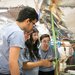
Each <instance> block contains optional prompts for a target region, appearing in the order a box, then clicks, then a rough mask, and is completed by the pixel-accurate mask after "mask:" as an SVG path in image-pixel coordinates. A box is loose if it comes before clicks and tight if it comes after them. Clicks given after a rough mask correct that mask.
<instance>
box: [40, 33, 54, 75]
mask: <svg viewBox="0 0 75 75" xmlns="http://www.w3.org/2000/svg"><path fill="white" fill-rule="evenodd" d="M40 41H41V45H40V48H39V53H40V55H41V59H48V60H50V63H51V66H50V67H40V69H39V75H54V67H53V62H52V60H53V59H54V58H55V54H54V51H53V50H52V49H51V47H50V36H49V35H48V34H43V35H42V36H41V37H40Z"/></svg>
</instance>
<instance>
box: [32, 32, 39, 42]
mask: <svg viewBox="0 0 75 75" xmlns="http://www.w3.org/2000/svg"><path fill="white" fill-rule="evenodd" d="M32 38H33V41H37V40H38V38H39V36H38V32H35V33H33V34H32Z"/></svg>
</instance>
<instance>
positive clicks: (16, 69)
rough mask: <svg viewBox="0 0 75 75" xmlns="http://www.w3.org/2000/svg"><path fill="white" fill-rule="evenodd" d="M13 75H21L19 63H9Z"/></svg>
mask: <svg viewBox="0 0 75 75" xmlns="http://www.w3.org/2000/svg"><path fill="white" fill-rule="evenodd" d="M9 67H10V72H11V75H20V71H19V65H18V61H14V62H11V63H9Z"/></svg>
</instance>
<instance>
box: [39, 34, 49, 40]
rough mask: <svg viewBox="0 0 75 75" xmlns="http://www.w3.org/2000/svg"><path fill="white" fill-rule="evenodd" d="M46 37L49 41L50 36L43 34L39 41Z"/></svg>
mask: <svg viewBox="0 0 75 75" xmlns="http://www.w3.org/2000/svg"><path fill="white" fill-rule="evenodd" d="M46 37H49V39H50V36H49V35H48V34H43V35H42V36H41V37H40V41H42V39H44V38H46Z"/></svg>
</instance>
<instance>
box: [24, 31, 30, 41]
mask: <svg viewBox="0 0 75 75" xmlns="http://www.w3.org/2000/svg"><path fill="white" fill-rule="evenodd" d="M24 36H25V41H26V40H28V39H29V38H30V34H29V33H27V32H25V33H24Z"/></svg>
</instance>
